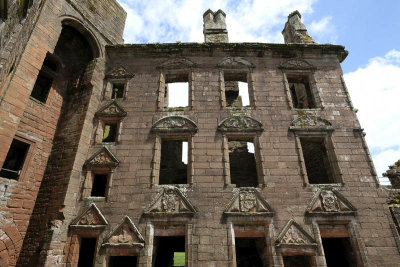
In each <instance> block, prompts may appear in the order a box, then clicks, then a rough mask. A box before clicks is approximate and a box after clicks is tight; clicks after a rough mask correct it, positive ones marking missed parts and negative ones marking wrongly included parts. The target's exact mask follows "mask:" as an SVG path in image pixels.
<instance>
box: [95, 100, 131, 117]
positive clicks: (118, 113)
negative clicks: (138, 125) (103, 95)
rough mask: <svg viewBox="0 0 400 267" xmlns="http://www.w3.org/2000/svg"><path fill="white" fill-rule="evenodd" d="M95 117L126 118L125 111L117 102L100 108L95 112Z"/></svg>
mask: <svg viewBox="0 0 400 267" xmlns="http://www.w3.org/2000/svg"><path fill="white" fill-rule="evenodd" d="M96 116H97V117H100V118H109V117H118V118H122V117H125V116H126V111H125V110H124V108H123V107H121V105H119V104H118V102H117V101H115V100H113V101H111V102H110V103H108V104H106V105H104V106H103V107H101V108H100V109H99V110H98V111H97V112H96Z"/></svg>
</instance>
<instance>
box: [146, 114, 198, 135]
mask: <svg viewBox="0 0 400 267" xmlns="http://www.w3.org/2000/svg"><path fill="white" fill-rule="evenodd" d="M151 130H152V131H153V132H167V133H168V132H189V133H190V132H191V133H195V132H197V125H196V123H195V122H194V121H192V120H190V119H188V118H185V117H183V116H168V117H164V118H161V119H159V120H157V121H156V122H155V123H154V124H153V127H152V128H151Z"/></svg>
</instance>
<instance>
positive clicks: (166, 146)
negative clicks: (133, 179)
mask: <svg viewBox="0 0 400 267" xmlns="http://www.w3.org/2000/svg"><path fill="white" fill-rule="evenodd" d="M184 143H186V147H187V142H185V141H180V140H162V143H161V162H160V179H159V184H187V173H188V165H187V158H188V152H187V151H186V152H185V154H183V146H184ZM186 150H187V149H186ZM182 156H183V157H182ZM185 159H186V163H185V162H184V160H185Z"/></svg>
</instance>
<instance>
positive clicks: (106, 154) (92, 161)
mask: <svg viewBox="0 0 400 267" xmlns="http://www.w3.org/2000/svg"><path fill="white" fill-rule="evenodd" d="M118 165H119V160H118V159H117V158H116V157H115V156H114V155H113V153H111V151H110V150H108V148H106V147H102V148H101V149H100V150H98V151H97V152H96V153H94V154H93V156H91V157H90V158H89V159H88V160H86V162H85V166H87V167H92V168H93V167H108V168H115V167H117V166H118Z"/></svg>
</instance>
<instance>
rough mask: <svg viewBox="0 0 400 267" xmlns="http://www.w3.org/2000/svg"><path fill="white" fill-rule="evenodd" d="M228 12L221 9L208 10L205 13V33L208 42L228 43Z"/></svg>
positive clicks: (205, 40) (205, 39)
mask: <svg viewBox="0 0 400 267" xmlns="http://www.w3.org/2000/svg"><path fill="white" fill-rule="evenodd" d="M225 17H226V14H225V13H224V11H222V10H221V9H219V10H218V11H217V12H213V11H212V10H210V9H209V10H207V11H206V12H204V14H203V22H204V24H203V33H204V42H206V43H228V42H229V40H228V31H227V29H226V23H225Z"/></svg>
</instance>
